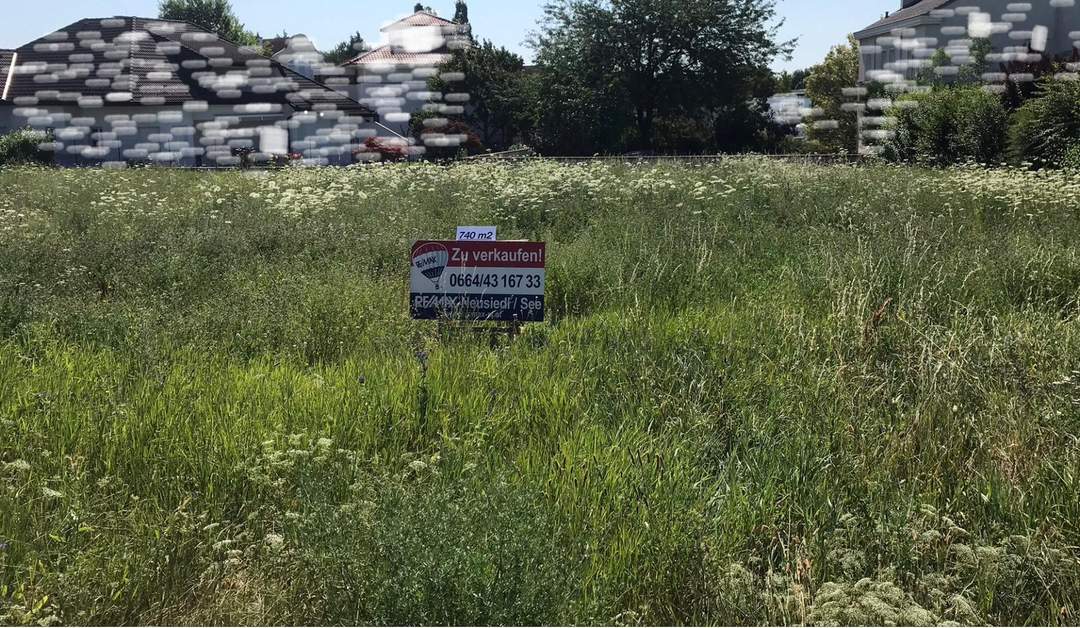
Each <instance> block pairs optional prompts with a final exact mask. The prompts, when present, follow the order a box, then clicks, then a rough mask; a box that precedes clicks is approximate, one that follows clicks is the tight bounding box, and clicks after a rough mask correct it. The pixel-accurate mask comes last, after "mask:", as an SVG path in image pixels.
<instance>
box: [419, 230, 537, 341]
mask: <svg viewBox="0 0 1080 628" xmlns="http://www.w3.org/2000/svg"><path fill="white" fill-rule="evenodd" d="M546 264H547V252H546V247H545V245H544V243H542V242H482V241H477V242H444V241H432V240H428V241H421V242H417V243H416V244H414V245H413V248H412V280H411V284H410V285H411V289H410V292H411V296H410V303H411V310H412V316H413V318H415V319H420V320H435V319H440V318H448V319H460V320H472V321H520V322H538V321H542V320H544V287H545V281H546V273H545V268H546Z"/></svg>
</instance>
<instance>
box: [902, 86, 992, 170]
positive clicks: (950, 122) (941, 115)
mask: <svg viewBox="0 0 1080 628" xmlns="http://www.w3.org/2000/svg"><path fill="white" fill-rule="evenodd" d="M890 116H891V117H893V118H894V122H893V124H892V128H891V130H892V131H893V133H892V136H891V137H890V139H889V141H888V142H886V144H885V152H884V155H885V157H886V158H888V159H892V160H894V161H903V162H909V163H919V164H925V165H932V166H947V165H950V164H957V163H964V162H977V163H982V164H996V163H1000V162H1001V161H1002V159H1003V158H1004V155H1005V145H1006V129H1007V128H1008V114H1007V113H1006V111H1005V107H1004V105H1003V104H1002V102H1001V99H1000V98H999V97H998V96H995V95H994V94H991V93H989V92H987V91H985V90H983V89H981V88H979V87H952V88H944V89H939V90H934V91H931V92H924V93H918V94H908V95H906V96H904V97H902V98H901V99H900V100H899V101H898V102H897V104H896V106H895V107H893V109H892V110H891V112H890Z"/></svg>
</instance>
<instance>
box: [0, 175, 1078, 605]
mask: <svg viewBox="0 0 1080 628" xmlns="http://www.w3.org/2000/svg"><path fill="white" fill-rule="evenodd" d="M0 189H4V190H5V191H7V192H6V194H5V196H3V197H0V244H2V246H0V334H2V341H0V433H2V434H3V435H4V437H3V438H0V548H2V549H0V622H3V623H16V624H19V623H26V624H29V623H45V624H49V623H61V622H62V623H80V624H133V623H215V624H220V623H238V624H263V623H270V624H317V623H351V624H355V623H361V624H367V623H371V624H411V623H432V624H471V623H480V624H489V623H500V624H506V623H544V624H547V623H581V624H591V623H620V624H658V623H686V622H696V623H735V624H754V623H765V622H769V623H792V624H793V623H826V624H827V623H841V624H865V623H895V624H905V623H909V624H912V623H913V624H927V623H939V622H947V621H952V622H958V623H961V624H984V623H994V624H1006V623H1009V624H1013V623H1018V624H1025V623H1042V624H1054V625H1068V624H1076V623H1077V622H1078V621H1080V615H1078V613H1080V604H1078V602H1077V600H1080V549H1078V546H1080V479H1078V478H1080V327H1078V321H1077V312H1078V300H1077V299H1078V297H1080V250H1078V247H1077V244H1076V242H1077V235H1078V234H1080V213H1078V211H1077V210H1078V208H1080V185H1078V184H1077V182H1076V179H1075V177H1074V175H1070V174H1068V173H1026V172H1021V171H993V172H989V171H981V170H952V171H944V172H931V171H922V170H912V169H904V168H897V167H858V168H856V167H840V166H831V167H821V166H796V165H790V164H780V163H767V162H763V161H758V160H749V159H748V160H734V161H731V162H725V163H723V164H717V165H710V166H702V167H677V166H658V167H650V168H633V167H623V166H617V165H595V166H559V165H553V164H547V163H535V164H529V165H524V166H500V165H486V164H485V165H477V164H473V165H458V166H450V167H437V166H430V165H422V166H421V165H415V166H406V165H399V166H393V167H376V168H363V169H355V170H324V171H323V170H303V171H284V172H280V173H275V174H271V175H265V176H260V175H256V176H252V175H246V174H241V173H227V174H206V173H183V172H170V171H156V170H146V171H131V172H99V171H42V170H33V169H16V170H5V171H3V172H2V173H0ZM457 224H497V225H499V228H500V235H501V236H502V237H504V238H532V239H543V240H546V241H547V242H548V243H549V257H550V265H549V286H548V302H549V310H550V311H549V318H550V320H549V322H548V323H545V324H542V325H532V326H529V327H527V328H526V329H525V332H524V334H523V335H521V336H520V337H519V338H517V339H516V340H515V341H513V342H512V343H511V342H507V341H505V340H504V341H501V342H499V343H496V344H495V345H494V346H493V345H492V344H491V343H490V342H489V340H488V339H487V338H486V337H479V336H474V335H471V334H468V333H459V332H455V331H453V330H445V329H440V328H438V327H437V326H433V325H431V324H428V323H418V322H413V321H410V320H408V315H407V311H408V310H407V285H406V281H407V280H406V277H407V273H406V269H407V265H408V259H407V250H408V245H409V243H411V242H412V241H413V240H414V239H419V238H427V237H440V236H447V235H449V234H451V233H452V229H453V227H454V226H455V225H457Z"/></svg>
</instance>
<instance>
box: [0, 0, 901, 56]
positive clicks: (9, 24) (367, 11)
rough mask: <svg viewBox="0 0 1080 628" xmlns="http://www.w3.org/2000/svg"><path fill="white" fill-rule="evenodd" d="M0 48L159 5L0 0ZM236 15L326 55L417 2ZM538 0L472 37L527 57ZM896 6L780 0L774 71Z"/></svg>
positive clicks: (263, 8)
mask: <svg viewBox="0 0 1080 628" xmlns="http://www.w3.org/2000/svg"><path fill="white" fill-rule="evenodd" d="M0 2H2V3H3V4H4V5H5V7H4V19H3V21H2V22H0V48H16V47H18V46H21V45H23V44H25V43H27V42H29V41H32V40H34V39H36V38H38V37H41V36H42V35H45V34H47V33H50V32H52V31H54V30H56V29H58V28H61V27H63V26H66V25H68V24H70V23H72V22H75V21H77V20H79V19H82V18H86V17H111V16H113V15H138V16H142V17H154V16H156V15H157V4H158V3H157V0H35V1H33V2H25V1H22V0H0ZM232 3H233V7H234V8H235V10H236V14H237V15H238V16H239V17H240V19H241V20H242V21H243V22H244V24H245V25H246V26H247V28H248V29H250V30H254V31H257V32H259V33H260V34H262V35H263V36H265V37H269V36H272V35H277V34H280V33H281V32H282V31H283V30H287V31H288V33H289V34H290V35H295V34H297V33H304V34H306V35H308V36H309V37H311V38H312V39H313V40H314V41H315V44H316V45H317V46H318V47H319V48H322V49H329V48H332V47H333V46H335V45H336V44H337V43H338V42H340V41H342V40H344V39H347V38H348V36H349V35H350V34H352V33H353V32H356V31H360V33H361V34H362V35H364V38H365V39H366V40H367V41H368V42H369V43H374V42H377V41H379V29H380V28H381V27H382V26H383V25H384V24H386V23H388V22H391V21H393V20H395V19H397V18H400V17H404V16H405V15H407V14H409V13H411V12H412V8H413V5H415V4H416V3H415V2H414V0H232ZM424 4H426V5H430V6H431V7H432V8H433V9H435V10H436V11H438V12H439V14H440V15H443V16H445V17H448V18H449V17H452V16H453V14H454V0H425V2H424ZM542 5H543V0H469V17H470V21H471V22H472V24H473V32H474V33H475V34H476V36H477V37H479V38H481V39H491V40H492V41H494V42H495V43H496V44H497V45H502V46H506V47H507V48H510V49H511V50H514V51H515V52H517V53H519V54H521V55H522V56H523V57H524V58H525V59H526V61H529V60H530V59H531V58H532V52H531V50H530V49H529V47H528V45H527V43H526V40H527V39H528V37H529V33H530V32H531V31H533V30H534V29H535V28H536V22H537V19H538V18H540V17H541V16H542V15H543V11H542V9H541V7H542ZM899 5H900V0H777V9H778V13H779V14H780V16H781V17H782V18H783V19H784V21H785V23H784V25H783V27H782V29H781V31H780V36H781V38H782V39H785V40H786V39H793V38H798V39H799V43H798V46H797V47H796V49H795V52H794V55H793V58H792V59H791V60H790V61H785V60H782V59H778V60H777V61H776V63H774V64H773V67H774V69H776V70H778V71H779V70H794V69H798V68H806V67H809V66H811V65H814V64H815V63H818V62H820V61H821V60H822V59H823V58H824V57H825V54H826V53H827V52H828V51H829V48H830V47H832V46H834V45H836V44H838V43H842V42H843V41H844V38H845V37H846V36H847V34H848V33H850V32H853V31H856V30H859V29H861V28H863V27H864V26H866V25H868V24H870V23H871V22H874V21H875V20H877V19H878V18H880V17H881V16H882V14H883V13H885V12H886V11H895V10H896V9H898V8H899Z"/></svg>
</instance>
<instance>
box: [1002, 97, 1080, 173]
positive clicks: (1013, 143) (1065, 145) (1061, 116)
mask: <svg viewBox="0 0 1080 628" xmlns="http://www.w3.org/2000/svg"><path fill="white" fill-rule="evenodd" d="M1078 151H1080V82H1077V81H1067V80H1062V79H1047V80H1045V81H1043V82H1042V83H1040V84H1039V89H1038V92H1037V96H1036V97H1035V98H1032V99H1031V100H1029V101H1027V102H1026V103H1024V105H1023V106H1022V107H1020V109H1018V110H1017V111H1016V113H1015V114H1014V118H1013V126H1012V129H1011V131H1010V134H1009V152H1010V156H1011V157H1012V158H1013V159H1015V160H1017V161H1027V162H1031V163H1033V164H1035V165H1037V166H1050V167H1063V166H1077V165H1080V155H1078V154H1077V153H1078Z"/></svg>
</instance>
